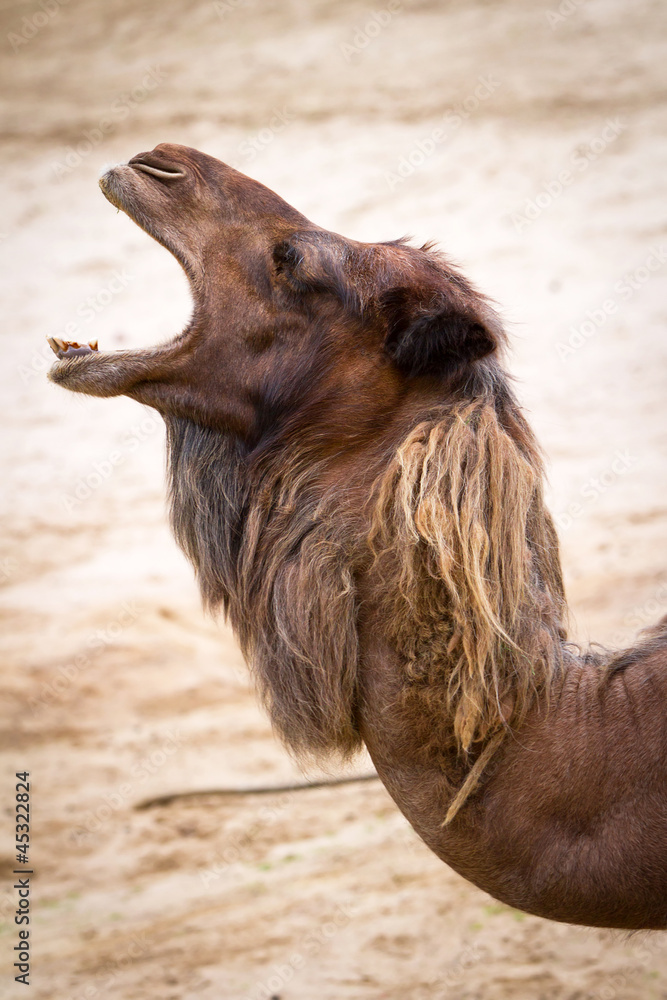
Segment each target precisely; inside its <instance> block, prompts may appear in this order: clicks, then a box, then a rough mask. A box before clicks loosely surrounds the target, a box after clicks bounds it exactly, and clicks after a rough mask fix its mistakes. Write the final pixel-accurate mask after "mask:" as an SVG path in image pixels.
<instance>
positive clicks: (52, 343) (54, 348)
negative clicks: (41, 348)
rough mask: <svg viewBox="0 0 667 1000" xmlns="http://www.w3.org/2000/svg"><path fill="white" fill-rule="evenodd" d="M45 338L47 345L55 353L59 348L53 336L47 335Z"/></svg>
mask: <svg viewBox="0 0 667 1000" xmlns="http://www.w3.org/2000/svg"><path fill="white" fill-rule="evenodd" d="M46 339H47V341H48V344H49V347H50V348H51V350H52V351H53V353H54V354H57V353H58V351H59V350H60V348H59V347H58V345H57V344H56V341H55V337H47V338H46Z"/></svg>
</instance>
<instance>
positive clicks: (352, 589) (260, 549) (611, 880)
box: [49, 143, 667, 929]
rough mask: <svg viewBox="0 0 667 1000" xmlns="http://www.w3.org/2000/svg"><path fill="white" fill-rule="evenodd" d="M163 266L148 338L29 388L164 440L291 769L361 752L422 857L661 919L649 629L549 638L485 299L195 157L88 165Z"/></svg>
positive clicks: (545, 600)
mask: <svg viewBox="0 0 667 1000" xmlns="http://www.w3.org/2000/svg"><path fill="white" fill-rule="evenodd" d="M100 184H101V188H102V191H103V193H104V194H105V196H106V197H107V199H108V200H109V201H110V202H111V204H112V205H114V206H116V207H117V208H119V209H122V210H123V211H124V212H125V213H127V215H129V216H130V218H131V219H133V220H134V221H135V222H136V223H137V224H138V225H139V226H140V227H142V228H143V229H144V230H145V231H146V232H147V233H149V234H150V235H151V236H152V237H153V238H154V239H155V240H157V241H158V242H159V243H161V244H162V245H163V246H164V247H166V248H167V249H168V250H169V251H170V252H171V253H172V254H173V255H174V256H175V257H176V259H177V260H178V261H179V262H180V264H181V265H182V267H183V269H184V271H185V273H186V275H187V277H188V279H189V282H190V286H191V289H192V297H193V301H194V309H193V314H192V318H191V321H190V322H189V324H188V326H187V328H186V329H185V330H184V331H183V332H182V333H180V334H178V335H177V336H176V337H175V338H174V339H173V340H171V341H170V342H169V343H166V344H164V345H162V346H158V347H155V348H153V349H149V350H121V351H115V352H103V351H99V350H98V349H97V344H91V345H90V346H86V345H81V344H78V343H70V342H66V341H62V340H52V341H51V346H52V347H53V349H54V351H55V352H56V354H57V360H56V362H55V364H54V366H53V367H52V369H51V371H50V373H49V377H50V379H51V381H52V382H54V383H57V384H58V385H60V386H64V387H65V388H67V389H70V390H73V391H74V392H82V393H87V394H88V395H92V396H116V395H121V394H122V395H126V396H129V397H131V398H132V399H135V400H137V401H139V402H140V403H143V404H147V405H149V406H152V407H154V408H155V409H157V410H158V412H159V413H161V414H162V416H163V418H164V420H165V422H166V428H167V440H168V476H169V483H170V505H171V522H172V526H173V531H174V533H175V536H176V539H177V541H178V543H179V544H180V545H181V546H182V548H183V550H184V551H185V553H186V554H187V556H188V557H189V559H190V560H191V561H192V563H193V565H194V568H195V571H196V575H197V579H198V583H199V586H200V589H201V593H202V596H203V601H204V603H205V605H206V607H207V608H208V609H210V610H211V611H216V610H222V611H224V613H225V614H226V615H227V616H228V619H229V621H230V622H231V624H232V626H233V628H234V630H235V632H236V634H237V636H238V639H239V641H240V644H241V647H242V649H243V652H244V654H245V657H246V659H247V661H248V663H249V665H250V668H251V670H252V672H253V675H254V677H255V679H256V682H257V686H258V690H259V693H260V696H261V698H262V700H263V702H264V703H265V705H266V706H267V709H268V711H269V713H270V717H271V720H272V723H273V726H274V727H275V730H276V732H277V733H278V735H279V736H280V738H281V739H282V740H283V741H284V743H285V744H286V746H287V747H288V748H289V749H290V750H291V752H292V753H294V754H295V755H296V756H297V757H298V758H299V759H301V760H305V761H311V760H322V759H324V758H328V759H330V758H331V757H332V756H333V757H336V756H337V757H339V758H349V757H350V755H352V754H354V753H355V751H357V750H358V749H359V748H360V747H361V746H362V745H365V746H366V747H367V749H368V751H369V753H370V756H371V758H372V760H373V762H374V764H375V767H376V769H377V772H378V774H379V776H380V778H381V779H382V781H383V783H384V785H385V786H386V788H387V790H388V791H389V794H390V795H391V796H392V798H393V799H394V801H395V802H396V804H397V805H398V807H399V809H400V810H401V811H402V812H403V814H404V815H405V816H406V817H407V819H408V820H409V822H410V823H411V824H412V826H413V827H414V829H415V830H416V831H417V833H418V834H419V836H420V837H421V838H422V839H423V840H424V842H425V843H426V844H427V845H428V846H429V847H430V848H431V850H432V851H434V852H435V854H436V855H437V856H438V857H439V858H441V859H442V860H443V861H445V862H446V863H447V864H448V865H450V866H451V867H452V868H454V869H455V870H456V871H457V872H459V873H460V874H461V875H463V876H464V877H465V878H466V879H469V880H470V881H471V882H473V883H474V884H475V885H477V886H479V887H480V888H481V889H483V890H485V891H486V892H488V893H490V894H491V895H492V896H494V897H495V898H496V899H498V900H500V901H502V902H503V903H506V904H508V905H510V906H512V907H516V908H518V909H520V910H524V911H527V912H528V913H533V914H537V915H539V916H542V917H548V918H550V919H552V920H558V921H566V922H570V923H575V924H584V925H589V926H595V927H611V928H628V929H640V928H645V929H660V928H665V927H667V621H665V620H663V621H662V622H661V623H659V624H657V625H656V626H655V627H654V628H653V629H652V630H649V631H648V632H647V633H645V634H644V635H643V636H642V637H641V638H640V640H639V641H638V642H637V643H636V645H634V646H633V647H632V648H630V649H626V650H622V651H619V652H609V653H605V652H603V651H602V652H594V651H590V650H589V651H586V650H580V649H578V648H576V647H575V646H573V645H571V644H569V643H568V641H567V631H566V627H567V623H566V604H565V597H564V592H563V583H562V578H561V568H560V559H559V552H558V541H557V537H556V533H555V530H554V525H553V522H552V519H551V517H550V515H549V513H548V511H547V509H546V507H545V503H544V499H543V486H542V484H543V469H542V461H541V457H540V452H539V449H538V446H537V444H536V442H535V439H534V436H533V433H532V431H531V429H530V427H529V426H528V423H527V422H526V419H525V417H524V415H523V413H522V411H521V408H520V406H519V405H518V403H517V400H516V398H515V395H514V393H513V390H512V387H511V384H510V381H509V378H508V375H507V374H506V372H505V370H504V368H503V354H504V350H505V346H506V336H505V333H504V331H503V327H502V324H501V322H500V320H499V318H498V315H497V313H496V312H495V311H494V309H493V308H492V306H491V304H490V303H489V301H488V300H487V299H486V298H485V297H484V296H483V295H481V294H480V293H479V292H477V291H476V290H475V289H474V288H473V287H472V285H471V284H470V283H469V282H468V281H467V280H466V279H465V278H464V277H463V276H462V275H461V274H460V273H459V272H458V270H456V269H455V268H454V267H453V266H452V265H451V263H449V262H448V260H447V259H446V258H445V257H444V256H443V255H441V254H440V253H439V252H437V251H436V250H435V249H434V247H433V246H432V245H425V246H423V247H420V248H417V247H414V246H412V245H410V244H409V243H408V242H407V241H405V240H396V241H392V242H385V243H360V242H356V241H354V240H350V239H345V238H344V237H342V236H339V235H337V234H335V233H332V232H328V231H327V230H325V229H322V228H321V227H319V226H317V225H315V224H313V223H311V222H309V221H308V219H306V218H305V217H304V216H303V215H301V214H300V213H299V212H298V211H296V210H295V209H294V208H292V207H291V206H290V205H288V204H287V203H286V202H285V201H283V200H282V198H280V197H279V196H278V195H277V194H274V193H273V192H272V191H270V190H269V189H268V188H266V187H265V186H263V185H262V184H260V183H258V182H257V181H255V180H253V179H251V178H249V177H246V176H244V175H243V174H241V173H239V172H238V171H236V170H234V169H233V168H232V167H230V166H227V165H225V164H224V163H222V162H220V161H218V160H216V159H214V158H213V157H211V156H208V155H206V154H204V153H201V152H198V151H197V150H194V149H190V148H188V147H184V146H178V145H172V144H166V143H164V144H160V145H158V146H156V148H155V149H154V150H153V151H152V152H149V153H141V154H139V155H137V156H135V157H133V158H132V159H131V160H130V161H129V162H128V163H127V164H124V165H121V166H117V167H114V168H113V169H111V170H109V171H108V172H107V173H106V174H105V175H104V176H103V177H102V179H101V181H100Z"/></svg>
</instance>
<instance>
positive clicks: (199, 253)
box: [49, 143, 502, 444]
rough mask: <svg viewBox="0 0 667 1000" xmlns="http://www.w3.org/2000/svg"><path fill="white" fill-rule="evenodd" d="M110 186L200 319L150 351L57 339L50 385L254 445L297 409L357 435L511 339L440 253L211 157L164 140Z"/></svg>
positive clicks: (110, 178)
mask: <svg viewBox="0 0 667 1000" xmlns="http://www.w3.org/2000/svg"><path fill="white" fill-rule="evenodd" d="M100 186H101V188H102V191H103V193H104V194H105V196H106V197H107V198H108V200H109V201H110V202H111V203H112V204H113V205H115V206H116V207H117V208H119V209H122V210H123V211H124V212H126V214H127V215H129V216H130V218H131V219H133V220H134V221H135V222H136V223H137V224H138V225H139V226H141V227H142V229H144V230H145V231H146V232H147V233H149V234H150V235H151V236H152V237H153V238H154V239H155V240H157V241H158V242H159V243H161V244H162V245H163V246H165V247H166V248H167V249H168V250H169V251H170V252H171V253H172V254H173V255H174V256H175V257H176V258H177V260H178V261H179V262H180V264H181V265H182V267H183V269H184V271H185V273H186V274H187V276H188V279H189V281H190V286H191V289H192V295H193V299H194V309H193V314H192V318H191V321H190V323H189V324H188V326H187V328H186V329H185V330H184V331H183V332H182V333H180V334H179V335H178V336H177V337H175V339H173V340H172V341H171V342H169V343H167V344H164V345H162V346H159V347H156V348H154V349H151V350H137V351H126V350H122V351H114V352H103V351H98V350H97V349H96V345H91V346H90V347H86V346H85V345H79V344H75V343H67V342H64V341H62V340H52V341H51V346H52V348H53V350H54V351H55V353H56V354H57V357H58V361H57V363H56V364H55V365H54V366H53V368H52V369H51V372H50V375H49V377H50V379H51V380H52V381H53V382H56V383H58V384H60V385H62V386H64V387H66V388H68V389H71V390H73V391H75V392H83V393H88V394H90V395H96V396H114V395H121V394H125V395H128V396H131V397H133V398H135V399H137V400H139V401H140V402H143V403H147V404H149V405H151V406H153V407H155V408H156V409H157V410H159V411H160V412H161V413H162V414H163V415H165V416H173V417H186V418H189V419H190V420H193V421H194V422H196V423H198V424H199V425H201V426H205V427H208V428H212V429H214V430H218V431H222V432H230V433H232V434H236V435H238V436H239V437H240V438H242V439H244V440H245V441H247V442H248V443H249V444H253V443H256V442H257V441H259V440H260V439H261V438H262V436H263V434H264V433H266V432H267V431H269V430H270V431H271V432H273V431H274V430H275V428H276V426H279V425H280V424H281V422H285V421H289V420H290V419H292V420H293V419H294V414H295V412H297V411H298V412H299V413H300V414H301V416H302V418H303V420H304V421H306V422H310V424H311V425H313V424H317V425H318V426H322V427H324V426H326V427H327V428H328V429H329V430H330V431H331V433H332V435H335V434H338V435H339V437H341V436H342V437H344V435H345V432H346V431H347V430H349V428H350V427H357V428H360V427H362V426H371V425H375V426H377V424H378V422H381V421H382V420H383V418H384V416H385V415H386V414H387V413H389V412H391V409H392V407H394V406H395V405H396V403H397V401H398V400H400V399H401V398H402V397H403V396H404V395H405V393H406V392H408V391H414V387H415V386H418V387H419V388H418V389H416V391H417V392H422V393H423V392H426V393H428V392H429V391H437V393H438V395H441V393H442V383H443V380H447V379H451V378H452V377H453V376H455V375H457V374H460V373H461V372H462V371H465V370H466V369H468V368H469V367H470V366H471V365H474V364H475V363H476V362H477V361H479V360H480V359H482V358H485V357H486V356H487V355H492V354H493V353H494V352H495V351H496V348H497V347H498V345H499V342H500V340H501V337H502V334H501V331H500V325H499V322H498V320H497V318H496V316H495V314H494V313H493V311H492V310H491V309H490V307H489V306H488V305H487V303H486V301H485V300H484V298H483V297H482V296H481V295H479V294H478V293H476V292H475V291H474V290H473V289H472V287H471V286H470V285H469V284H468V282H467V281H466V280H465V279H464V278H463V277H462V276H461V275H459V274H458V273H457V272H456V271H455V270H453V269H452V268H451V266H449V264H448V263H447V262H446V261H445V260H444V258H442V257H441V256H439V255H438V254H436V253H434V252H433V251H432V250H431V249H429V248H428V247H424V248H421V249H417V248H414V247H411V246H409V245H407V244H406V243H405V242H404V241H396V242H390V243H360V242H356V241H354V240H349V239H345V238H343V237H341V236H339V235H337V234H335V233H332V232H328V231H326V230H324V229H322V228H320V227H319V226H317V225H314V224H313V223H311V222H309V221H308V220H307V219H306V218H305V217H304V216H303V215H301V214H300V213H299V212H297V211H296V210H295V209H294V208H292V207H291V206H290V205H288V204H287V203H286V202H285V201H283V199H282V198H280V197H279V196H278V195H276V194H274V193H273V192H272V191H270V190H269V189H268V188H266V187H264V186H263V185H262V184H260V183H258V182H257V181H255V180H252V179H251V178H249V177H246V176H244V175H243V174H241V173H239V172H238V171H236V170H234V169H233V168H232V167H230V166H227V165H226V164H224V163H221V162H220V161H219V160H216V159H214V158H213V157H211V156H207V155H206V154H204V153H201V152H198V151H197V150H194V149H190V148H188V147H186V146H178V145H172V144H169V143H162V144H160V145H158V146H156V147H155V149H154V150H152V151H151V152H150V153H140V154H138V155H137V156H134V157H133V158H132V159H131V160H130V161H129V162H128V163H127V164H123V165H120V166H116V167H113V168H112V169H111V170H109V171H108V172H107V173H106V174H105V175H104V176H103V177H102V179H101V181H100ZM429 387H430V388H429ZM434 387H437V389H436V388H434Z"/></svg>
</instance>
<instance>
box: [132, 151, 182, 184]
mask: <svg viewBox="0 0 667 1000" xmlns="http://www.w3.org/2000/svg"><path fill="white" fill-rule="evenodd" d="M128 167H132V168H133V170H138V171H139V172H140V173H142V174H150V175H151V177H157V179H158V180H160V181H167V182H169V181H175V180H178V178H179V177H185V171H184V170H181V169H180V168H179V167H170V166H165V165H164V164H159V165H158V164H155V163H152V162H151V161H150V160H149V158H148V156H147V155H146V154H145V153H140V154H139V156H133V157H132V159H131V160H130V161H129V162H128Z"/></svg>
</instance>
